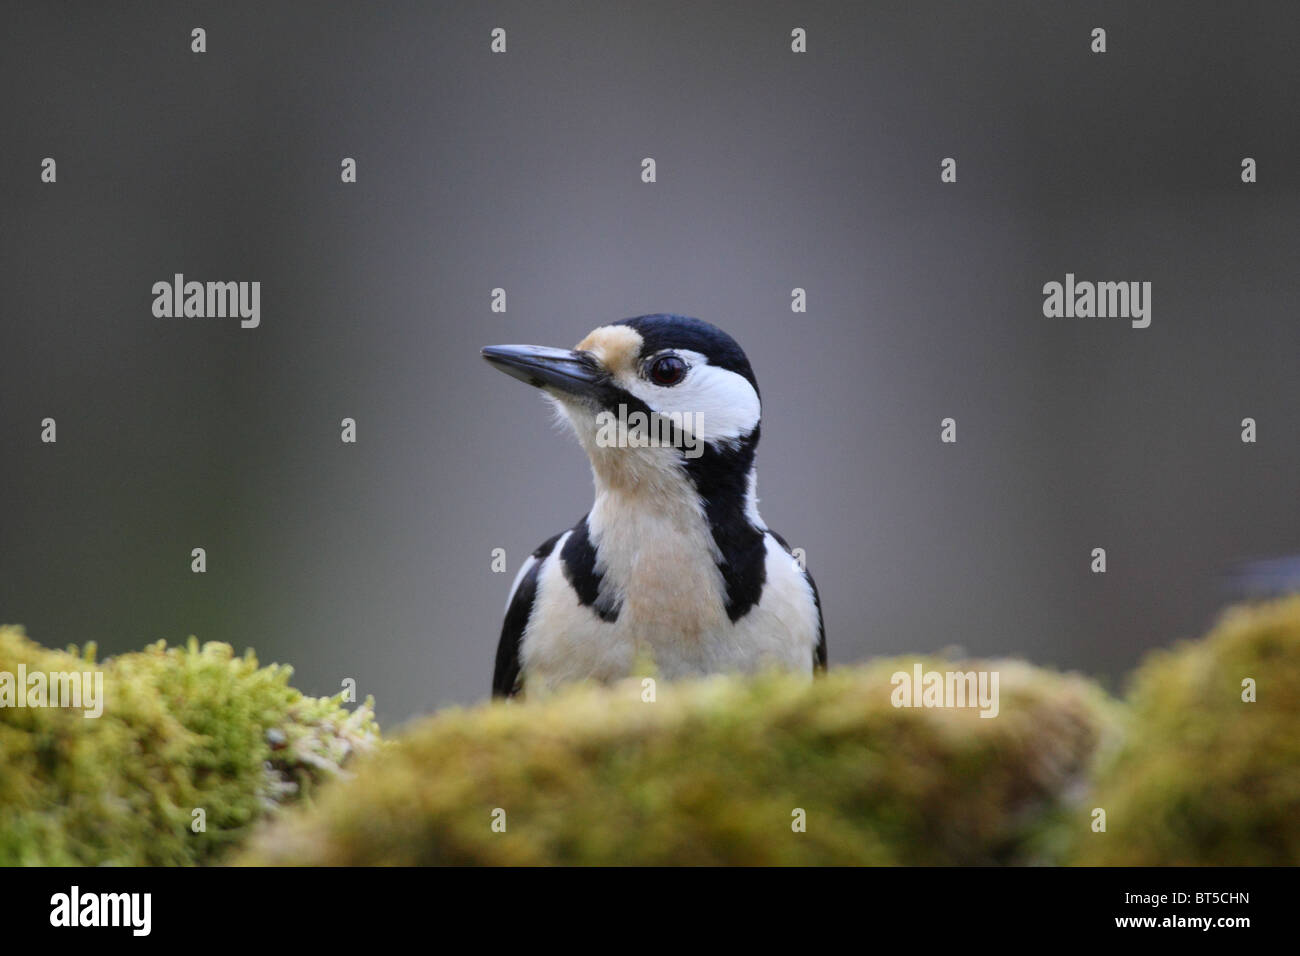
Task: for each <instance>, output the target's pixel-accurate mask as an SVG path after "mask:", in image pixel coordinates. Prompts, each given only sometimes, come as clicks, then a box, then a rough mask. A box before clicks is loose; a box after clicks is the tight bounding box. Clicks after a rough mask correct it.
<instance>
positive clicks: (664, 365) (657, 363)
mask: <svg viewBox="0 0 1300 956" xmlns="http://www.w3.org/2000/svg"><path fill="white" fill-rule="evenodd" d="M685 377H686V363H685V362H683V361H682V360H681V359H679V358H678V357H677V356H676V355H661V356H659V358H657V359H655V360H654V362H652V363H651V365H650V381H652V382H654V383H655V384H656V385H664V386H670V385H676V384H677V383H678V382H680V381H681V380H682V379H684V378H685Z"/></svg>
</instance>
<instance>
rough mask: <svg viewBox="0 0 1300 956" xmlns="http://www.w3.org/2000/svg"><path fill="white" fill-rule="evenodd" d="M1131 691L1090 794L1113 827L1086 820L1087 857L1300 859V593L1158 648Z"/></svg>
mask: <svg viewBox="0 0 1300 956" xmlns="http://www.w3.org/2000/svg"><path fill="white" fill-rule="evenodd" d="M1246 678H1251V679H1253V680H1254V681H1255V683H1256V687H1257V690H1256V694H1257V700H1256V702H1254V703H1247V702H1245V701H1243V700H1242V693H1243V687H1242V681H1243V680H1244V679H1246ZM1128 702H1129V710H1128V715H1127V720H1126V723H1127V733H1126V735H1125V736H1126V740H1125V744H1124V746H1123V748H1122V749H1121V750H1119V751H1118V752H1117V753H1116V754H1115V756H1114V758H1113V759H1112V760H1109V761H1107V762H1106V763H1105V764H1103V765H1102V767H1101V768H1099V775H1098V779H1097V783H1096V788H1095V792H1094V793H1093V795H1092V796H1091V797H1090V799H1089V801H1088V803H1089V805H1090V806H1091V807H1100V808H1102V809H1103V810H1105V811H1106V832H1104V833H1093V832H1091V829H1090V828H1088V827H1087V826H1083V825H1081V826H1080V827H1079V832H1080V833H1081V834H1082V836H1081V837H1080V839H1079V841H1078V847H1077V854H1076V859H1077V860H1078V861H1079V862H1082V863H1094V864H1134V865H1173V864H1191V865H1196V864H1214V865H1219V864H1238V865H1254V864H1272V865H1294V864H1296V863H1298V862H1300V597H1290V598H1287V599H1283V600H1278V601H1272V602H1269V603H1265V604H1259V605H1254V606H1243V607H1236V608H1232V609H1230V610H1229V611H1227V612H1226V613H1225V614H1224V615H1223V617H1222V618H1221V619H1220V620H1219V622H1218V624H1217V625H1216V626H1215V627H1214V629H1213V630H1212V631H1211V632H1210V634H1209V635H1208V636H1206V637H1205V638H1204V639H1203V640H1200V641H1195V642H1187V643H1184V644H1181V645H1179V646H1177V647H1175V648H1173V649H1171V650H1168V651H1160V652H1156V653H1154V654H1152V655H1151V656H1150V657H1149V658H1148V659H1147V660H1146V662H1145V663H1144V664H1143V665H1142V667H1140V668H1139V670H1138V671H1137V673H1136V675H1135V676H1134V679H1133V682H1132V688H1131V690H1130V692H1129V695H1128Z"/></svg>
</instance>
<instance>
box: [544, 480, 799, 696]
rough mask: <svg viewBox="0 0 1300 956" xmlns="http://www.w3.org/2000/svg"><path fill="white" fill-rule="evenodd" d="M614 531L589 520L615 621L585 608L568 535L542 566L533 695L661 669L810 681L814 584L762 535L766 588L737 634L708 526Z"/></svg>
mask: <svg viewBox="0 0 1300 956" xmlns="http://www.w3.org/2000/svg"><path fill="white" fill-rule="evenodd" d="M619 514H620V517H619V521H618V523H617V525H615V526H609V525H608V524H607V523H605V522H604V521H603V520H602V519H603V517H604V515H603V513H602V510H601V508H600V502H598V503H597V508H595V509H593V512H592V523H591V527H592V534H593V539H594V540H595V541H596V543H597V547H598V551H597V554H598V556H599V561H598V564H597V570H598V571H600V572H601V573H602V574H603V580H602V588H601V592H602V596H604V595H606V594H611V595H613V596H615V597H616V598H617V599H618V600H619V602H620V610H619V615H618V619H617V620H616V621H612V622H611V621H603V620H601V619H600V618H599V617H598V616H597V615H596V614H595V613H594V611H593V610H592V609H591V608H590V607H585V606H582V605H581V604H579V603H578V599H577V595H576V594H575V592H574V591H573V589H572V587H571V586H570V585H569V582H568V580H567V579H566V577H565V575H564V570H563V567H562V562H561V559H560V554H561V552H562V550H563V547H564V544H565V542H566V541H567V540H568V535H567V534H566V535H565V536H564V537H563V538H561V539H560V540H559V542H557V544H556V547H555V549H554V551H552V552H551V554H550V556H548V557H547V559H546V561H545V562H544V563H543V566H542V568H541V571H540V573H539V578H538V589H537V598H536V602H535V604H534V610H533V614H532V616H531V618H530V621H529V624H528V628H527V630H526V631H525V634H524V642H523V647H522V649H521V653H522V661H523V666H524V673H525V688H526V692H527V691H530V690H536V689H538V688H539V687H541V688H545V687H554V686H556V685H558V684H561V683H565V682H568V681H573V680H581V679H595V680H600V681H612V680H617V679H620V678H623V677H627V676H635V675H633V670H634V669H635V667H636V666H637V665H638V664H640V663H642V662H653V665H654V668H655V670H656V671H657V673H658V674H659V676H661V677H663V678H666V679H673V678H680V677H687V676H692V675H703V674H710V673H720V672H754V671H758V670H762V669H765V668H768V667H776V668H781V669H785V670H793V671H798V672H801V673H808V674H811V672H812V659H813V652H814V650H815V647H816V644H817V639H818V631H817V610H816V605H815V602H814V599H813V595H812V589H811V588H810V587H809V585H808V582H807V580H806V578H805V577H804V576H803V574H802V572H800V571H799V569H798V568H797V567H796V566H795V564H794V560H793V559H792V558H791V557H790V555H789V554H787V553H786V551H785V550H784V549H783V548H782V547H781V545H780V544H779V543H778V542H777V541H776V540H775V539H774V538H773V537H772V536H771V535H764V543H765V546H766V582H765V584H764V587H763V591H762V594H761V595H760V598H759V601H758V603H757V604H756V605H755V606H754V607H752V608H750V610H749V612H748V613H746V614H745V616H744V617H742V618H740V619H739V620H738V621H736V622H735V623H734V624H733V623H732V622H731V621H730V619H729V618H728V617H727V614H726V610H725V589H724V585H723V582H722V576H721V574H720V572H719V571H718V568H717V565H716V563H715V550H714V546H713V542H712V538H711V537H710V536H709V535H708V532H707V530H706V529H705V527H704V525H703V518H702V517H699V518H698V520H697V523H696V524H695V525H692V524H691V523H689V522H688V523H686V524H684V525H675V524H673V523H671V522H669V523H665V522H664V520H663V518H664V516H663V513H662V512H661V513H659V514H658V515H657V516H651V515H649V514H647V515H645V516H644V519H643V520H638V517H637V516H635V515H633V514H630V513H628V512H627V511H626V510H623V511H620V512H619Z"/></svg>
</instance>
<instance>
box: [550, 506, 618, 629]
mask: <svg viewBox="0 0 1300 956" xmlns="http://www.w3.org/2000/svg"><path fill="white" fill-rule="evenodd" d="M560 560H561V561H563V562H564V576H565V577H566V578H568V579H569V584H571V585H572V586H573V590H574V591H575V592H576V593H577V595H578V603H579V604H581V605H583V606H584V607H589V608H591V609H592V610H593V611H595V612H596V614H597V615H599V617H600V619H601V620H602V621H610V622H613V621H617V620H618V611H619V608H618V605H617V604H615V603H614V602H613V601H611V600H609V599H608V598H602V597H601V596H600V579H601V574H600V572H599V571H597V570H596V548H595V546H594V545H592V543H591V532H590V530H589V529H588V527H587V516H586V515H584V516H583V518H582V520H581V521H579V522H578V523H577V525H576V526H575V527H574V529H573V533H572V534H571V535H569V540H568V541H565V542H564V550H562V551H561V552H560Z"/></svg>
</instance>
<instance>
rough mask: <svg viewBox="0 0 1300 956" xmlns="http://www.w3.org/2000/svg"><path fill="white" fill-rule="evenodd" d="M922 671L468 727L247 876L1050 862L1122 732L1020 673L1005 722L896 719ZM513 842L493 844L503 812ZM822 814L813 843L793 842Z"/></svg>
mask: <svg viewBox="0 0 1300 956" xmlns="http://www.w3.org/2000/svg"><path fill="white" fill-rule="evenodd" d="M913 660H914V659H912V658H909V659H907V660H896V661H878V662H875V663H873V664H871V665H868V666H864V667H860V668H839V669H836V670H833V671H832V672H831V673H830V674H829V675H828V676H827V677H825V678H824V679H820V680H817V681H815V682H813V683H811V684H809V683H808V682H806V681H804V680H799V679H796V678H792V677H782V676H778V675H769V676H763V677H760V678H757V679H741V678H722V677H719V678H712V679H709V680H704V681H697V682H685V683H678V684H666V683H662V682H661V683H660V684H659V687H658V700H657V701H656V702H654V703H646V702H643V701H642V700H641V685H640V683H639V682H636V681H632V682H628V683H625V684H621V685H616V686H614V687H608V688H596V687H590V686H583V687H575V688H572V689H569V690H566V691H563V692H561V693H560V694H558V695H557V696H555V697H553V698H550V699H546V700H538V701H531V702H520V703H514V702H512V703H509V704H499V703H498V704H492V705H484V706H480V707H477V708H474V709H470V710H452V711H447V712H443V713H441V714H439V715H437V716H435V717H433V718H430V719H427V720H425V721H423V722H421V723H419V724H417V725H415V726H414V727H412V728H410V729H408V731H407V732H406V733H405V734H403V735H402V737H401V738H400V740H399V742H398V743H396V744H394V745H392V746H391V747H390V748H387V749H385V751H384V752H383V754H382V755H378V756H376V757H373V758H370V759H366V760H364V761H362V762H360V763H359V764H358V767H357V773H356V776H355V778H354V779H352V780H349V781H346V782H343V783H340V784H338V785H335V786H333V787H331V788H329V790H327V791H326V792H325V793H323V794H322V796H321V799H320V800H319V801H318V802H317V803H316V805H315V806H313V807H311V808H309V809H307V810H306V812H304V813H301V814H297V813H295V814H292V815H289V816H286V817H284V818H282V819H281V820H280V821H278V823H277V824H276V825H274V826H273V827H271V828H270V829H269V830H268V831H265V832H264V833H262V834H261V835H260V836H259V837H258V838H256V839H255V841H254V844H253V846H252V849H251V852H249V853H247V854H246V855H243V856H241V857H238V858H237V859H236V862H243V863H271V864H286V863H287V864H329V865H348V864H460V863H488V864H540V863H560V864H570V863H603V864H633V863H635V864H722V863H728V864H827V863H829V864H896V863H918V864H921V863H925V864H957V863H1000V862H1038V861H1045V860H1049V859H1053V858H1054V856H1055V855H1056V854H1058V853H1059V852H1060V849H1061V847H1062V846H1063V845H1064V843H1065V841H1066V839H1067V838H1068V834H1067V833H1066V832H1065V830H1064V829H1063V828H1064V827H1065V826H1066V825H1068V821H1069V820H1071V819H1073V818H1074V817H1076V816H1077V813H1078V811H1077V809H1074V808H1072V805H1071V802H1070V801H1071V796H1072V795H1078V794H1079V793H1081V792H1082V791H1083V789H1084V785H1083V780H1084V775H1085V773H1086V771H1087V768H1088V765H1089V762H1090V760H1091V758H1092V756H1093V754H1094V752H1095V751H1096V750H1097V748H1098V745H1099V742H1100V741H1101V740H1102V739H1103V736H1104V733H1105V731H1106V728H1107V727H1109V726H1110V725H1111V722H1112V717H1111V710H1112V707H1113V705H1112V704H1110V703H1109V702H1108V701H1107V699H1106V698H1105V695H1103V694H1102V693H1101V692H1100V691H1098V690H1097V689H1096V688H1095V687H1094V686H1093V685H1091V684H1089V683H1087V682H1085V681H1083V680H1081V679H1078V678H1073V677H1064V676H1060V675H1057V674H1053V673H1049V672H1046V671H1041V670H1037V669H1034V668H1031V667H1029V666H1028V665H1025V664H1022V663H1018V662H1008V661H997V662H985V663H978V662H966V663H963V664H962V665H960V666H959V667H950V666H949V665H947V664H945V663H944V662H942V661H936V660H929V661H926V662H925V663H926V667H927V668H928V669H934V670H949V669H959V670H963V671H965V670H971V669H989V670H997V671H998V672H999V673H1000V677H1001V687H1000V690H1001V694H1000V696H1001V713H1000V715H999V716H998V717H997V718H996V719H984V718H981V717H980V716H979V715H978V712H977V711H976V710H974V709H960V710H959V709H900V708H896V707H894V706H893V705H892V704H891V700H890V698H891V693H892V691H893V687H892V686H891V683H890V676H891V675H892V674H893V673H894V672H895V671H898V670H908V671H910V669H911V666H912V663H913ZM498 808H500V809H501V810H504V811H505V821H506V831H505V832H504V833H501V832H494V830H493V828H492V826H491V824H492V820H493V812H494V810H496V809H498ZM796 808H801V809H802V810H804V811H805V812H806V816H807V829H806V832H802V833H799V832H794V831H793V829H792V822H793V819H794V817H793V815H792V814H793V811H794V810H795V809H796Z"/></svg>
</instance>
